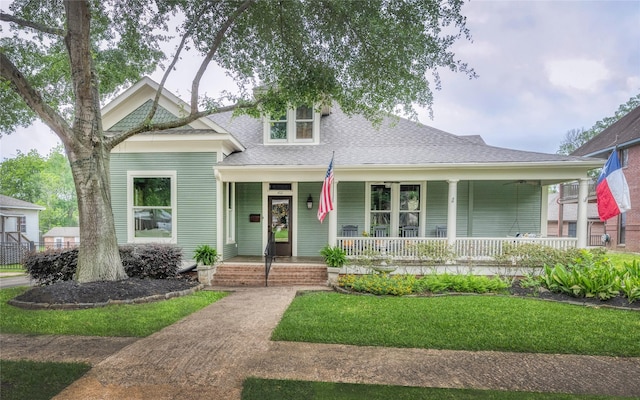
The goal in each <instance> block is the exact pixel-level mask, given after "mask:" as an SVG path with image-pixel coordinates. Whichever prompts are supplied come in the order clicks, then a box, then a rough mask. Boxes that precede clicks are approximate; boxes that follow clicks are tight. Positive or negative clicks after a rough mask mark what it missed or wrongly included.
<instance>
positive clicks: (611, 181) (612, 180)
mask: <svg viewBox="0 0 640 400" xmlns="http://www.w3.org/2000/svg"><path fill="white" fill-rule="evenodd" d="M596 197H597V201H598V215H599V216H600V220H601V221H606V220H608V219H609V218H611V217H615V216H616V215H618V214H621V213H623V212H625V211H627V210H630V209H631V200H630V199H629V186H628V185H627V180H626V179H625V178H624V174H623V173H622V168H620V160H619V159H618V152H617V151H616V150H615V149H614V150H613V152H612V153H611V156H609V159H608V160H607V163H606V164H605V165H604V168H602V172H600V177H599V178H598V183H597V185H596Z"/></svg>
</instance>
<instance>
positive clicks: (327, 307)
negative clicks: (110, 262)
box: [272, 292, 640, 357]
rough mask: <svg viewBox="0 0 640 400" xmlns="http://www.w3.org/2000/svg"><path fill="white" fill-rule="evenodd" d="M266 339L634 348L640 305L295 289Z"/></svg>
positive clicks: (633, 353) (562, 349) (557, 349)
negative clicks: (622, 307)
mask: <svg viewBox="0 0 640 400" xmlns="http://www.w3.org/2000/svg"><path fill="white" fill-rule="evenodd" d="M272 339H273V340H286V341H298V342H313V343H340V344H351V345H360V346H385V347H412V348H428V349H448V350H470V351H480V350H485V351H510V352H525V353H552V354H583V355H606V356H621V357H638V356H640V313H639V312H637V311H623V310H613V309H605V308H591V307H583V306H575V305H569V304H561V303H554V302H546V301H540V300H535V299H527V298H513V297H505V296H440V297H375V296H354V295H344V294H338V293H324V292H323V293H308V294H305V295H303V296H298V297H296V299H295V300H294V301H293V303H292V304H291V305H290V307H289V308H288V309H287V311H286V312H285V314H284V317H283V318H282V320H281V321H280V323H279V324H278V326H277V327H276V329H275V330H274V332H273V334H272Z"/></svg>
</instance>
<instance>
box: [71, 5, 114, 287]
mask: <svg viewBox="0 0 640 400" xmlns="http://www.w3.org/2000/svg"><path fill="white" fill-rule="evenodd" d="M64 6H65V11H66V14H67V22H68V26H67V35H66V36H65V44H66V46H67V50H68V53H69V61H70V63H71V77H72V80H73V86H74V93H75V105H74V111H75V115H74V121H73V127H72V129H71V130H72V132H71V135H70V136H71V137H70V138H69V140H67V141H64V140H63V142H64V144H65V148H66V150H67V155H68V156H69V162H70V163H71V171H72V173H73V180H74V182H75V185H76V193H77V196H78V212H79V214H80V248H79V251H78V268H77V271H76V276H75V279H76V280H77V281H78V282H80V283H85V282H94V281H117V280H121V279H126V278H127V274H126V273H125V272H124V268H123V266H122V260H121V259H120V252H119V251H118V241H117V239H116V229H115V223H114V222H113V212H112V211H111V192H110V191H111V182H110V180H111V177H110V176H109V158H110V148H109V147H108V146H107V145H105V140H104V132H103V130H102V116H101V114H100V101H99V99H100V95H99V93H98V79H97V76H96V72H95V69H94V67H93V62H92V55H91V39H90V23H91V11H90V6H89V2H88V1H74V0H65V2H64Z"/></svg>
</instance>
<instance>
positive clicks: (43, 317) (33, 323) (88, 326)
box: [0, 287, 227, 337]
mask: <svg viewBox="0 0 640 400" xmlns="http://www.w3.org/2000/svg"><path fill="white" fill-rule="evenodd" d="M26 290H27V288H25V287H19V288H9V289H3V290H0V332H2V333H24V334H34V335H83V336H134V337H144V336H148V335H150V334H152V333H154V332H157V331H159V330H160V329H162V328H164V327H166V326H169V325H171V324H173V323H175V322H176V321H178V320H180V319H182V318H184V317H185V316H187V315H189V314H191V313H193V312H195V311H198V310H200V309H202V308H204V307H206V306H208V305H209V304H211V303H213V302H215V301H217V300H220V299H221V298H223V297H225V296H226V295H227V294H226V293H224V292H214V291H199V292H196V293H194V294H191V295H187V296H182V297H177V298H173V299H170V300H164V301H159V302H154V303H144V304H131V305H112V306H107V307H100V308H92V309H86V310H24V309H21V308H17V307H13V306H10V305H8V304H7V301H8V300H10V299H12V298H14V297H16V296H17V295H19V294H20V293H23V292H24V291H26Z"/></svg>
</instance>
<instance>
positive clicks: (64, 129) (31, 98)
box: [0, 52, 72, 145]
mask: <svg viewBox="0 0 640 400" xmlns="http://www.w3.org/2000/svg"><path fill="white" fill-rule="evenodd" d="M0 76H1V77H2V79H6V80H7V81H9V82H10V83H11V87H12V89H13V90H14V91H15V92H16V93H18V95H20V97H22V99H23V100H24V101H25V103H27V106H29V108H31V109H32V110H33V112H35V113H36V115H38V117H40V118H41V119H42V121H44V123H46V124H47V125H48V126H49V127H50V128H51V129H52V130H53V131H54V132H55V133H56V134H57V135H58V137H60V139H61V140H62V141H63V142H64V144H65V145H67V144H69V143H70V141H71V136H72V135H71V127H70V126H69V124H68V123H67V121H65V120H64V118H62V117H61V116H60V114H58V113H57V112H56V110H54V109H53V108H52V107H51V106H49V105H48V104H47V103H45V102H44V100H43V99H42V96H41V95H40V93H38V91H37V90H35V89H34V88H33V87H32V86H31V85H30V84H29V82H28V81H27V80H26V79H25V77H24V75H23V74H22V73H21V72H20V71H19V70H18V68H16V66H15V65H13V63H12V62H11V60H9V57H7V56H6V54H5V53H4V52H0Z"/></svg>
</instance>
